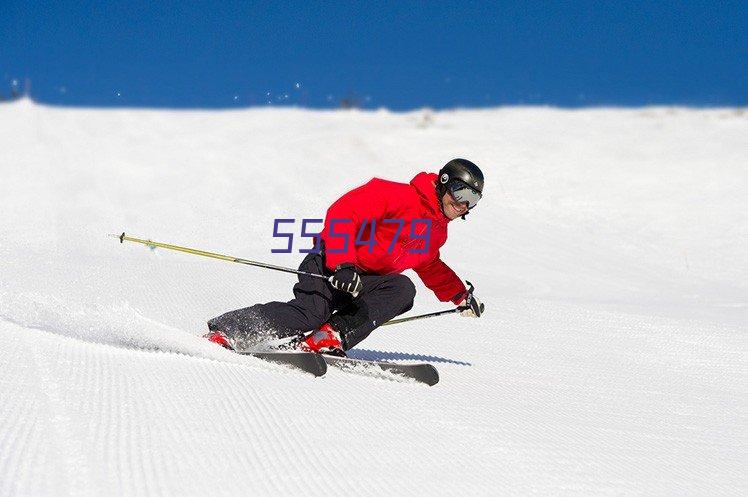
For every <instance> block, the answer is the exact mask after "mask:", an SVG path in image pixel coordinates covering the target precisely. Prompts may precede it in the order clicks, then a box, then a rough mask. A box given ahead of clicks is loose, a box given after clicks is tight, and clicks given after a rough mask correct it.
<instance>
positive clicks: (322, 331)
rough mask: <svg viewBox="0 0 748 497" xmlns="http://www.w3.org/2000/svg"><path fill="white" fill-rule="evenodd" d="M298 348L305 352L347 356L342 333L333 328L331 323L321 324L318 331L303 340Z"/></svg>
mask: <svg viewBox="0 0 748 497" xmlns="http://www.w3.org/2000/svg"><path fill="white" fill-rule="evenodd" d="M297 348H298V349H299V350H303V351H305V352H316V353H317V354H327V355H334V356H338V357H345V351H344V350H343V342H342V341H341V340H340V334H339V333H338V332H337V331H335V330H334V329H333V327H332V326H331V325H330V323H325V324H323V325H322V326H320V327H319V329H318V330H317V331H315V332H314V333H312V334H311V335H309V336H308V337H306V338H305V339H304V340H303V341H301V342H300V343H299V345H298V347H297Z"/></svg>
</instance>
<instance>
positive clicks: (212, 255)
mask: <svg viewBox="0 0 748 497" xmlns="http://www.w3.org/2000/svg"><path fill="white" fill-rule="evenodd" d="M109 236H112V237H114V238H119V242H120V243H124V242H125V240H127V241H128V242H135V243H142V244H143V245H146V246H148V247H151V248H153V247H159V248H165V249H169V250H176V251H177V252H184V253H186V254H192V255H201V256H203V257H210V258H212V259H220V260H222V261H229V262H236V263H238V264H246V265H247V266H257V267H262V268H265V269H272V270H274V271H282V272H284V273H293V274H301V275H303V276H312V277H314V278H322V279H323V280H327V277H326V276H324V275H322V274H316V273H308V272H306V271H299V270H298V269H291V268H288V267H283V266H275V265H273V264H267V263H264V262H257V261H250V260H249V259H242V258H240V257H233V256H230V255H223V254H216V253H215V252H207V251H205V250H198V249H194V248H189V247H180V246H179V245H171V244H169V243H160V242H154V241H151V240H141V239H140V238H134V237H131V236H127V235H125V233H122V234H121V235H109Z"/></svg>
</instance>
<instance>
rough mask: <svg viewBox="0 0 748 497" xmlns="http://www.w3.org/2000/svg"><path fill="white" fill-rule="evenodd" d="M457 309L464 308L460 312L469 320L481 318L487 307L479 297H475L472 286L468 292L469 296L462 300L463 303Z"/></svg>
mask: <svg viewBox="0 0 748 497" xmlns="http://www.w3.org/2000/svg"><path fill="white" fill-rule="evenodd" d="M468 284H469V283H468ZM457 307H458V308H463V309H462V311H461V312H460V316H462V317H468V318H479V317H480V316H481V314H483V310H484V309H485V308H486V306H485V305H483V304H482V303H481V301H480V300H478V297H476V296H475V295H473V288H472V285H470V291H468V293H467V296H466V297H465V298H464V299H462V302H460V303H459V304H457Z"/></svg>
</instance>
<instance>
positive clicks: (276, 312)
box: [208, 252, 416, 350]
mask: <svg viewBox="0 0 748 497" xmlns="http://www.w3.org/2000/svg"><path fill="white" fill-rule="evenodd" d="M299 270H301V271H306V272H309V273H316V274H323V275H325V276H328V277H329V276H330V275H331V274H332V272H330V271H329V270H328V269H327V268H326V267H325V263H324V253H323V252H321V253H319V254H307V256H306V257H305V258H304V260H303V261H302V262H301V265H300V266H299ZM361 281H362V283H363V289H362V290H361V292H360V293H359V294H358V296H357V297H356V298H355V299H354V298H353V296H352V295H351V294H349V293H347V292H342V291H340V290H336V289H334V288H333V287H332V286H330V284H329V283H328V282H327V281H325V280H323V279H321V278H312V277H310V276H304V275H299V281H298V283H296V284H295V285H294V287H293V293H294V298H293V299H291V300H289V301H288V302H277V301H274V302H268V303H266V304H255V305H253V306H251V307H245V308H243V309H237V310H235V311H229V312H227V313H225V314H222V315H220V316H218V317H215V318H213V319H211V320H210V321H208V328H209V329H210V330H220V331H222V332H224V333H225V334H226V335H227V336H229V337H230V338H232V339H233V340H234V342H235V343H236V345H237V348H247V347H251V346H252V345H254V344H256V343H258V342H261V341H263V340H267V339H272V338H286V337H291V336H296V335H298V334H299V333H300V332H307V331H311V330H316V329H318V328H319V327H320V326H321V325H322V324H324V323H326V322H329V323H330V324H331V325H332V327H333V329H335V330H336V331H338V332H339V333H340V336H341V338H342V341H343V347H344V349H345V350H348V349H351V348H352V347H355V346H356V345H357V344H358V343H360V342H361V341H362V340H363V339H365V338H366V337H367V336H369V334H370V333H371V332H372V331H374V329H375V328H377V327H378V326H379V325H381V324H382V323H384V322H386V321H389V320H390V319H392V318H394V317H395V316H398V315H399V314H402V313H404V312H407V311H409V310H410V309H411V308H412V307H413V299H414V298H415V295H416V288H415V286H414V285H413V282H412V281H410V278H408V277H407V276H404V275H402V274H387V275H366V274H364V275H361Z"/></svg>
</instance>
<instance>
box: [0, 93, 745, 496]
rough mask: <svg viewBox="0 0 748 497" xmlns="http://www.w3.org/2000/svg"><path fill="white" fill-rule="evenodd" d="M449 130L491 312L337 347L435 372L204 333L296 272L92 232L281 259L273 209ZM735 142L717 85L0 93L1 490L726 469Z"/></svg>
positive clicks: (732, 467) (739, 161)
mask: <svg viewBox="0 0 748 497" xmlns="http://www.w3.org/2000/svg"><path fill="white" fill-rule="evenodd" d="M456 156H465V157H468V158H470V159H472V160H474V161H475V162H477V163H478V164H480V165H481V166H482V167H483V168H484V171H485V173H486V176H487V187H486V191H485V198H484V200H483V201H482V203H481V205H480V206H479V207H478V208H477V209H476V210H475V211H474V213H473V214H471V215H470V216H469V218H468V221H466V222H462V221H456V222H454V223H452V224H451V225H450V240H449V242H448V244H447V246H446V248H445V249H444V250H443V251H442V254H443V258H444V259H445V260H446V261H447V262H448V263H449V264H450V265H451V266H452V267H453V268H454V269H455V270H456V271H457V273H458V274H459V275H461V276H462V277H463V278H464V279H468V280H470V281H472V282H473V283H474V284H475V286H476V294H477V295H478V296H479V297H480V298H481V299H482V300H483V301H484V302H485V303H486V306H487V310H486V314H485V316H484V317H483V318H481V319H479V320H470V319H462V318H459V317H457V316H450V317H444V318H436V319H431V320H423V321H418V322H414V323H409V324H405V325H398V326H393V327H389V328H387V329H380V330H378V331H377V332H375V333H374V334H373V335H372V337H370V339H368V340H367V341H365V342H364V343H362V344H361V347H360V350H358V351H357V352H356V355H357V356H359V357H376V358H385V359H391V360H403V361H407V360H428V361H431V362H433V363H434V364H436V365H437V367H438V368H439V370H440V373H441V378H442V379H441V382H440V383H439V384H438V385H437V386H435V387H431V388H429V387H425V386H420V385H416V384H413V383H404V382H395V381H387V380H382V379H376V378H370V377H364V376H357V375H353V374H349V373H345V372H341V371H337V370H335V369H331V370H330V371H329V372H328V374H327V375H326V376H325V377H323V378H313V377H311V376H307V375H305V374H303V373H297V372H293V371H290V370H286V369H283V368H281V367H277V366H272V365H269V364H267V363H264V362H261V361H258V360H256V359H252V358H244V357H239V356H236V355H234V354H231V353H229V352H227V351H224V350H222V349H220V348H219V347H217V346H214V345H212V344H209V343H206V342H205V341H204V340H203V339H201V338H199V335H201V334H202V333H204V332H205V331H206V327H205V321H206V319H208V318H210V317H212V316H215V315H217V314H219V313H222V312H224V311H226V310H230V309H234V308H237V307H241V306H246V305H249V304H251V303H254V302H258V301H268V300H287V299H288V298H290V287H291V285H292V284H293V282H294V278H293V276H291V275H286V274H279V273H274V272H270V271H264V270H260V269H256V268H249V267H243V266H239V265H235V264H229V263H225V262H221V261H215V260H210V259H202V258H198V257H194V256H188V255H184V254H179V253H174V252H165V251H161V250H156V251H151V250H149V249H148V248H146V247H142V246H137V245H133V244H130V245H128V244H124V245H120V244H119V243H118V242H117V241H116V240H114V239H112V238H108V237H107V236H106V234H107V233H119V232H121V231H127V232H128V234H132V235H133V236H140V237H143V238H151V239H153V240H158V241H164V242H169V243H176V244H182V245H187V246H195V247H199V248H203V249H207V250H213V251H218V252H223V253H228V254H232V255H236V256H241V257H247V258H255V259H260V260H265V261H268V262H271V263H274V264H280V265H290V266H296V265H297V264H298V262H299V261H300V259H301V255H299V254H291V255H280V254H271V253H270V248H271V247H280V246H282V244H283V241H282V240H273V239H272V237H271V233H272V226H273V221H272V220H273V218H276V217H284V218H296V219H301V218H314V217H321V216H323V215H324V211H325V209H326V207H327V206H328V205H329V203H330V202H332V201H333V200H334V199H336V198H337V197H338V196H339V195H341V194H342V193H343V192H345V191H347V190H348V189H350V188H351V187H353V186H356V185H359V184H362V183H364V182H365V181H367V180H368V179H369V178H371V177H372V176H379V177H383V178H388V179H393V180H400V181H408V180H409V179H410V178H411V177H412V176H413V175H414V174H415V173H417V172H418V171H421V170H435V169H437V168H438V167H439V166H440V165H441V164H442V163H443V162H445V161H446V160H448V159H450V158H452V157H456ZM747 158H748V117H746V114H745V113H744V112H743V111H742V110H732V109H716V110H688V109H678V108H647V109H634V110H613V109H600V110H582V111H562V110H554V109H545V108H505V109H495V110H482V111H454V112H439V113H435V114H428V113H421V112H414V113H408V114H393V113H389V112H384V111H381V112H358V111H334V112H321V111H314V112H313V111H305V110H294V109H257V110H243V111H224V112H178V111H145V110H73V109H59V108H48V107H44V106H39V105H35V104H33V103H31V102H28V101H21V102H17V103H13V104H5V105H2V106H0V168H1V171H2V173H1V176H0V344H1V345H0V371H1V372H2V374H0V495H2V496H21V495H23V496H43V495H76V496H99V495H128V496H129V495H180V496H183V495H194V496H202V495H256V494H292V495H430V494H438V495H463V494H466V495H528V494H540V495H579V494H589V495H658V496H659V495H679V496H680V495H709V496H714V495H742V494H744V492H745V490H746V482H745V476H744V471H745V466H744V464H745V460H746V450H745V447H746V446H745V444H746V433H745V398H746V397H745V395H746V392H745V359H744V350H745V340H744V336H745V331H746V323H748V284H746V281H748V258H747V257H746V254H747V253H748V219H747V217H748V195H746V191H748V169H747V168H746V159H747ZM296 227H297V230H296V233H299V228H300V226H299V224H298V221H297V225H296ZM298 247H299V245H298V244H295V246H294V248H295V249H296V248H298ZM408 274H410V275H411V276H412V277H413V278H414V279H415V280H416V284H417V288H418V296H417V300H416V306H415V308H414V310H413V313H416V312H429V311H433V310H440V309H443V308H445V307H444V304H441V303H439V302H437V301H436V300H435V299H434V297H433V295H432V294H431V292H430V291H428V290H427V289H425V288H424V287H423V286H422V285H421V284H420V282H419V281H417V277H416V276H415V275H414V274H413V273H410V272H409V273H408Z"/></svg>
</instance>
